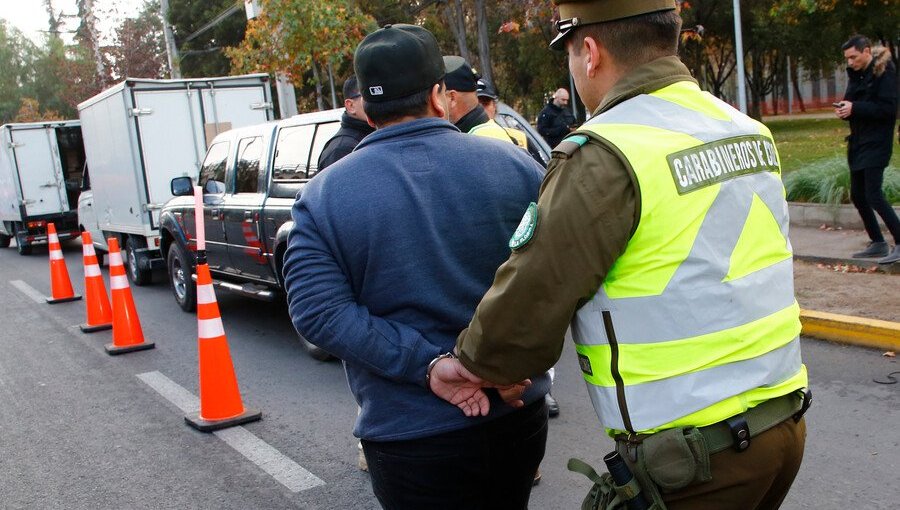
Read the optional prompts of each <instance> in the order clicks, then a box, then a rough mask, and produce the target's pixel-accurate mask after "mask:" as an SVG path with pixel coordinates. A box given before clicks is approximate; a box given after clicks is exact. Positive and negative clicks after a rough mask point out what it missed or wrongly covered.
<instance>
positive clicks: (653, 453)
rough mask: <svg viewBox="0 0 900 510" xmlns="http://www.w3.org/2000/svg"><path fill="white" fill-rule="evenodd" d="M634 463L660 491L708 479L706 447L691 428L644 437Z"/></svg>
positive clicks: (681, 487)
mask: <svg viewBox="0 0 900 510" xmlns="http://www.w3.org/2000/svg"><path fill="white" fill-rule="evenodd" d="M638 464H639V467H638V468H639V469H644V470H645V471H646V473H647V475H648V476H649V477H650V479H651V480H653V482H654V483H656V485H657V486H658V487H659V488H660V489H661V490H662V492H664V493H667V492H673V491H677V490H679V489H683V488H684V487H687V486H688V485H690V484H692V483H704V482H708V481H710V480H712V475H711V474H710V468H709V450H708V448H707V447H706V441H705V440H704V439H703V435H702V434H701V433H700V431H699V430H697V429H696V428H695V427H688V428H674V429H668V430H664V431H662V432H657V433H656V434H653V435H652V436H649V437H647V438H645V439H644V440H643V442H642V443H641V445H640V447H639V448H638ZM641 464H643V465H641Z"/></svg>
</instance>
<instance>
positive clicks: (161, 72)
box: [104, 1, 169, 78]
mask: <svg viewBox="0 0 900 510" xmlns="http://www.w3.org/2000/svg"><path fill="white" fill-rule="evenodd" d="M104 49H105V50H106V53H107V54H108V55H109V56H110V60H111V61H112V62H113V73H114V74H115V75H116V77H117V78H125V77H126V76H130V77H135V78H165V77H166V76H167V75H168V68H169V66H168V61H167V60H166V47H165V39H164V36H163V26H162V20H161V19H160V17H159V2H156V1H145V2H144V6H143V9H142V10H141V12H140V14H138V16H137V17H135V18H126V19H125V20H124V21H122V24H121V25H119V27H118V28H117V29H116V37H115V44H113V45H111V46H109V47H107V48H104Z"/></svg>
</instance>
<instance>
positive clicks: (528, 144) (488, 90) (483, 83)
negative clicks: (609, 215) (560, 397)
mask: <svg viewBox="0 0 900 510" xmlns="http://www.w3.org/2000/svg"><path fill="white" fill-rule="evenodd" d="M476 94H477V95H478V102H479V103H481V107H482V108H484V111H486V112H487V114H488V117H490V118H491V120H494V121H495V122H496V117H497V113H498V111H497V108H498V104H497V102H498V101H499V100H500V96H499V94H497V89H495V88H494V86H493V85H491V84H490V83H489V82H488V81H487V80H485V79H483V78H479V79H478V90H477V92H476ZM497 124H498V125H500V123H499V122H497ZM502 127H503V129H505V130H506V132H507V133H508V134H509V137H510V138H511V139H512V140H513V142H514V143H515V144H516V145H518V146H520V147H525V148H526V149H528V153H529V154H531V157H533V158H534V160H535V161H537V162H538V164H539V165H541V166H547V164H546V162H544V159H543V158H542V157H541V151H540V149H538V147H537V146H536V145H535V141H534V140H533V139H531V138H529V137H528V135H527V134H525V131H522V130H521V129H517V128H514V127H509V126H508V125H504V126H502ZM550 374H551V378H552V377H553V375H552V374H553V372H552V371H551V372H550ZM551 398H552V397H551ZM558 410H559V408H558V407H557V408H556V411H558ZM556 414H558V413H556ZM556 414H554V407H553V406H551V407H550V417H551V418H552V417H554V416H556Z"/></svg>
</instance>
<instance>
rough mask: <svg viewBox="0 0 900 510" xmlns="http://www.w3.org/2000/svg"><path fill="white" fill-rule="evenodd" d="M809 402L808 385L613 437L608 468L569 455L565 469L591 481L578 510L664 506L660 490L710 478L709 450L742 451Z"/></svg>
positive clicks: (640, 509) (651, 509)
mask: <svg viewBox="0 0 900 510" xmlns="http://www.w3.org/2000/svg"><path fill="white" fill-rule="evenodd" d="M811 402H812V394H811V393H810V391H809V390H808V389H805V388H804V389H802V390H800V391H797V392H794V393H790V394H788V395H784V396H782V397H778V398H774V399H771V400H768V401H766V402H763V403H762V404H760V405H758V406H756V407H754V408H752V409H748V410H747V411H745V412H743V413H741V414H738V415H735V416H732V417H731V418H728V419H726V420H722V421H720V422H718V423H714V424H712V425H708V426H705V427H700V428H697V427H679V428H673V429H667V430H664V431H662V432H657V433H655V434H629V435H624V434H623V435H620V436H617V437H616V451H615V452H612V453H610V454H608V455H607V456H606V457H604V461H605V462H606V465H607V468H608V469H609V473H603V474H602V475H598V474H597V472H596V471H595V470H594V469H593V468H591V467H590V466H589V465H588V464H586V463H584V462H582V461H580V460H578V459H570V460H569V470H571V471H575V472H578V473H582V474H584V475H586V476H587V477H588V478H590V479H591V480H592V481H593V482H594V486H593V487H592V488H591V491H590V492H589V493H588V495H587V496H586V497H585V499H584V501H583V503H582V506H581V508H582V510H622V509H628V510H644V509H646V510H665V509H666V505H665V503H664V502H663V497H662V495H663V494H668V493H672V492H675V491H678V490H680V489H683V488H685V487H687V486H688V485H692V484H698V483H705V482H708V481H710V480H712V474H711V473H710V459H709V457H710V455H712V454H714V453H718V452H721V451H723V450H726V449H728V448H734V449H735V450H736V451H738V452H742V451H744V450H746V449H747V448H749V447H750V444H751V443H752V439H753V438H754V437H756V436H758V435H760V434H762V433H763V432H765V431H767V430H769V429H770V428H772V427H774V426H776V425H778V424H779V423H781V422H783V421H785V420H787V419H789V418H791V417H793V419H794V420H795V421H798V422H799V421H800V418H802V417H803V414H804V413H806V410H807V409H809V405H810V403H811Z"/></svg>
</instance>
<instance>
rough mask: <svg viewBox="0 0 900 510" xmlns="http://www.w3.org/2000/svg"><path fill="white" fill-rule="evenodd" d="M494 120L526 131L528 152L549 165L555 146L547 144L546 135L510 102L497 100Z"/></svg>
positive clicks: (505, 125) (539, 161) (543, 163)
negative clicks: (539, 131) (543, 135)
mask: <svg viewBox="0 0 900 510" xmlns="http://www.w3.org/2000/svg"><path fill="white" fill-rule="evenodd" d="M494 120H495V121H496V122H497V124H500V125H501V126H503V127H508V128H513V129H518V130H520V131H524V132H525V136H526V137H528V152H529V153H531V157H533V158H534V159H535V161H537V162H538V163H541V164H542V165H544V168H546V167H547V165H548V164H549V163H550V153H551V152H552V150H553V147H550V145H548V144H547V142H546V141H545V140H544V137H542V136H541V135H540V134H539V133H538V132H537V130H536V129H535V128H534V127H533V126H532V125H531V124H529V123H528V121H527V120H525V118H524V117H522V116H521V115H519V112H517V111H515V110H513V109H512V108H511V107H510V106H509V105H508V104H506V103H504V102H502V101H497V116H496V117H494Z"/></svg>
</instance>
